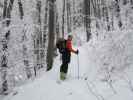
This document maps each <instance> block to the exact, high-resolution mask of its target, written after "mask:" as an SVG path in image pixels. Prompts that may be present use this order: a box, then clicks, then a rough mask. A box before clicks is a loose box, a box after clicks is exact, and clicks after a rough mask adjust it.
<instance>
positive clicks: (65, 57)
mask: <svg viewBox="0 0 133 100" xmlns="http://www.w3.org/2000/svg"><path fill="white" fill-rule="evenodd" d="M70 57H71V53H70V52H69V51H68V50H67V49H66V50H64V52H63V53H62V65H61V67H60V72H64V73H65V74H66V73H67V71H68V64H69V63H70Z"/></svg>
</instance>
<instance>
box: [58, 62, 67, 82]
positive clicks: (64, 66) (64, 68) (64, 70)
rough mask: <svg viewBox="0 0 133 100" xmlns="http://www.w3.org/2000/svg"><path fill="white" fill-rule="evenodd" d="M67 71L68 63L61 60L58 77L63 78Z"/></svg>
mask: <svg viewBox="0 0 133 100" xmlns="http://www.w3.org/2000/svg"><path fill="white" fill-rule="evenodd" d="M67 71H68V63H65V62H63V63H62V65H61V68H60V79H61V80H65V79H66V74H67Z"/></svg>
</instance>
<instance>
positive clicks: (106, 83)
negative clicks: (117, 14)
mask: <svg viewBox="0 0 133 100" xmlns="http://www.w3.org/2000/svg"><path fill="white" fill-rule="evenodd" d="M99 33H100V32H99ZM101 33H102V34H100V35H99V36H96V35H95V33H94V34H93V38H92V40H90V42H89V43H86V44H84V45H82V46H81V47H78V49H79V51H80V53H79V56H77V55H75V54H72V59H71V63H70V65H69V71H68V79H67V80H66V81H64V82H61V83H59V69H60V64H61V60H60V57H59V56H58V57H56V58H55V61H54V66H53V69H52V70H51V71H50V72H44V74H43V75H42V76H41V77H40V78H38V79H36V80H34V81H33V82H32V83H28V84H26V85H24V86H21V87H18V88H16V89H15V91H18V93H17V94H15V95H14V94H13V93H11V94H10V95H9V96H7V97H6V98H5V99H4V100H30V99H31V100H132V98H133V77H132V76H133V68H132V66H133V53H132V51H133V46H132V43H133V34H132V30H129V31H123V32H121V31H118V32H108V33H106V32H101ZM115 37H118V38H115ZM78 57H79V58H78ZM78 60H79V69H80V72H79V74H80V79H79V80H78V78H77V76H78ZM13 95H14V96H13Z"/></svg>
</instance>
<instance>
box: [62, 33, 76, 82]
mask: <svg viewBox="0 0 133 100" xmlns="http://www.w3.org/2000/svg"><path fill="white" fill-rule="evenodd" d="M72 38H73V36H72V35H68V38H67V40H66V41H65V42H66V48H65V50H64V52H62V64H61V67H60V79H61V80H65V79H66V75H67V72H68V64H69V63H70V60H71V52H72V53H75V54H78V53H79V51H78V49H77V50H74V49H73V47H72Z"/></svg>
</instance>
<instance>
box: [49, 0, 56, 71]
mask: <svg viewBox="0 0 133 100" xmlns="http://www.w3.org/2000/svg"><path fill="white" fill-rule="evenodd" d="M54 2H55V1H54V0H49V7H50V9H49V29H48V31H49V32H48V50H47V71H48V70H50V69H51V68H52V65H53V57H54V39H55V33H54V22H55V21H54V20H55V14H54Z"/></svg>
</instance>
